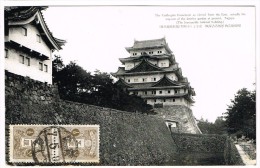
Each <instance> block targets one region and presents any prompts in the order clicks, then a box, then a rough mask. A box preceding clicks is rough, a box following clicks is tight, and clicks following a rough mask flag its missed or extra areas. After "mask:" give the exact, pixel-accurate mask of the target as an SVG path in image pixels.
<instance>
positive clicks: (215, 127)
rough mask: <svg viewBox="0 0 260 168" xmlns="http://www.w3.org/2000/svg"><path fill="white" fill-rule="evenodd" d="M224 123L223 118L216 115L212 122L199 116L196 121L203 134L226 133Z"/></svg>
mask: <svg viewBox="0 0 260 168" xmlns="http://www.w3.org/2000/svg"><path fill="white" fill-rule="evenodd" d="M225 125H226V123H225V120H223V117H218V118H217V119H216V120H215V122H214V123H212V122H208V120H207V119H206V120H204V119H203V118H201V119H200V120H199V122H198V127H199V128H200V130H201V132H202V133H203V134H219V135H223V134H226V126H225Z"/></svg>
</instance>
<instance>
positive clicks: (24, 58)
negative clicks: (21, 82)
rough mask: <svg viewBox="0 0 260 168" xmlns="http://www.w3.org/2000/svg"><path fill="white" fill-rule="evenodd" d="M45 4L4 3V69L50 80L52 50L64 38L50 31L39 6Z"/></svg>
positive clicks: (49, 81) (36, 78) (57, 46)
mask: <svg viewBox="0 0 260 168" xmlns="http://www.w3.org/2000/svg"><path fill="white" fill-rule="evenodd" d="M46 8H47V7H41V6H33V7H26V6H23V7H16V6H11V7H5V69H6V70H7V71H9V72H12V73H14V74H18V75H22V76H28V77H30V78H32V79H35V80H38V81H41V82H47V83H49V84H52V53H53V51H54V50H57V51H58V50H60V49H62V48H61V46H62V45H64V44H65V41H64V40H61V39H57V38H55V37H54V36H53V35H52V33H51V32H50V30H49V28H48V26H47V24H46V22H45V20H44V17H43V15H42V12H41V11H42V10H45V9H46Z"/></svg>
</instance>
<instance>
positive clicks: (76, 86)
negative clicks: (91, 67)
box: [55, 62, 93, 102]
mask: <svg viewBox="0 0 260 168" xmlns="http://www.w3.org/2000/svg"><path fill="white" fill-rule="evenodd" d="M55 79H56V82H57V85H58V89H59V94H60V97H61V98H62V99H65V100H70V101H77V102H87V100H89V99H90V98H89V95H90V94H91V93H92V92H93V84H92V80H93V79H92V76H91V74H90V72H87V71H85V70H84V69H83V68H82V67H80V66H78V65H77V64H76V63H75V62H70V63H69V64H68V65H66V66H65V67H64V68H63V69H61V70H60V71H58V72H57V73H56V76H55Z"/></svg>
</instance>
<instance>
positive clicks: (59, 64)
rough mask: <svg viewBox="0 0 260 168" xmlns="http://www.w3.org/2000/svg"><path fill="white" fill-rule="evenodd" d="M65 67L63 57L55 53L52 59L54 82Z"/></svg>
mask: <svg viewBox="0 0 260 168" xmlns="http://www.w3.org/2000/svg"><path fill="white" fill-rule="evenodd" d="M63 68H64V63H63V60H62V58H61V57H60V56H59V55H54V59H53V61H52V79H53V83H57V79H56V77H57V76H58V72H59V71H60V70H62V69H63Z"/></svg>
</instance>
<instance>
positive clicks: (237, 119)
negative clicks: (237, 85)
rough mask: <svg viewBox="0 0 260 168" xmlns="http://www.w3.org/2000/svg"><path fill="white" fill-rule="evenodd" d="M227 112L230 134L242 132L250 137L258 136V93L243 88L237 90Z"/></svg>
mask: <svg viewBox="0 0 260 168" xmlns="http://www.w3.org/2000/svg"><path fill="white" fill-rule="evenodd" d="M225 114H226V123H227V129H228V132H229V133H230V134H236V133H240V134H241V133H242V134H244V135H246V136H247V137H249V138H255V137H256V93H255V91H253V92H250V91H248V90H247V89H246V88H243V89H241V90H239V91H238V92H237V94H236V95H235V98H234V100H231V105H229V106H228V109H227V112H226V113H225Z"/></svg>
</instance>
